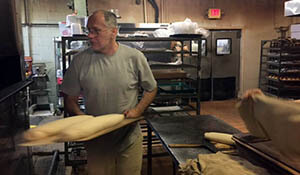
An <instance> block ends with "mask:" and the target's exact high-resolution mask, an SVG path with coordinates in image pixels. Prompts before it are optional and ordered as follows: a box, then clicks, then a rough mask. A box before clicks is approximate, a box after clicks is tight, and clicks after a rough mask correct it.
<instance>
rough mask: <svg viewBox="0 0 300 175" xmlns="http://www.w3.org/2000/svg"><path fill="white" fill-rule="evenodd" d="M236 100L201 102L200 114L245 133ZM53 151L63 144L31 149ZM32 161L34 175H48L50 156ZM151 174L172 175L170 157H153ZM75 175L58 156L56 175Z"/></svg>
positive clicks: (157, 149) (160, 150) (156, 149)
mask: <svg viewBox="0 0 300 175" xmlns="http://www.w3.org/2000/svg"><path fill="white" fill-rule="evenodd" d="M236 102H237V100H235V99H233V100H225V101H208V102H201V114H202V115H203V114H210V115H213V116H216V117H218V118H220V119H222V120H224V121H225V122H226V123H228V124H230V125H232V126H233V127H235V128H237V129H239V130H240V131H242V132H247V129H246V127H245V125H244V123H243V121H242V119H241V118H240V116H239V114H238V112H237V110H236V108H235V104H236ZM59 118H61V116H48V117H40V118H35V119H34V118H31V121H32V124H34V125H38V124H42V123H46V122H49V121H52V120H57V119H59ZM53 150H59V151H61V152H63V151H64V147H63V144H52V145H45V146H36V147H33V153H34V154H37V153H42V152H52V151H53ZM163 152H165V150H164V148H163V147H162V146H160V145H159V144H158V145H156V146H154V147H153V153H163ZM145 154H146V149H145V151H144V155H145ZM33 160H34V170H35V175H44V174H48V173H47V172H48V171H49V167H50V164H51V160H52V156H36V155H34V156H33ZM152 164H153V165H152V172H153V175H171V174H172V173H173V164H172V159H171V158H170V156H163V157H155V158H153V163H152ZM79 172H80V174H86V173H85V172H84V167H83V168H82V169H81V170H80V171H79ZM71 174H75V173H74V172H72V168H71V167H65V166H64V156H63V155H60V161H59V166H58V171H57V175H71ZM146 174H147V160H146V159H143V166H142V175H146Z"/></svg>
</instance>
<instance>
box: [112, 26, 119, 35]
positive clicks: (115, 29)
mask: <svg viewBox="0 0 300 175" xmlns="http://www.w3.org/2000/svg"><path fill="white" fill-rule="evenodd" d="M112 33H113V34H114V36H117V34H118V28H113V29H112Z"/></svg>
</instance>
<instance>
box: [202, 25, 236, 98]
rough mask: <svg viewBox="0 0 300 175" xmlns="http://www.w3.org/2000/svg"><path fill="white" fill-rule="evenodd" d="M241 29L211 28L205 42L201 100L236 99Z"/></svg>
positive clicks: (203, 44)
mask: <svg viewBox="0 0 300 175" xmlns="http://www.w3.org/2000/svg"><path fill="white" fill-rule="evenodd" d="M240 39H241V30H211V31H210V35H209V36H208V37H207V38H205V39H204V40H203V41H202V60H201V69H202V71H201V100H202V101H208V100H226V99H231V98H236V97H237V94H238V92H239V88H240V87H239V81H240V77H239V75H240Z"/></svg>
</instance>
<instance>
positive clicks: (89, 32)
mask: <svg viewBox="0 0 300 175" xmlns="http://www.w3.org/2000/svg"><path fill="white" fill-rule="evenodd" d="M105 30H107V29H87V30H86V34H92V35H99V34H100V33H101V32H104V31H105Z"/></svg>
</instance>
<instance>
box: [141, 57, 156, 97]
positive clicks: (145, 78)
mask: <svg viewBox="0 0 300 175" xmlns="http://www.w3.org/2000/svg"><path fill="white" fill-rule="evenodd" d="M137 66H138V72H139V81H140V84H141V86H142V88H143V89H144V90H145V91H148V92H150V91H153V90H154V89H155V88H156V87H157V83H156V80H155V79H154V76H153V74H152V71H151V69H150V66H149V64H148V62H147V59H146V57H145V56H144V54H143V53H139V58H138V60H137Z"/></svg>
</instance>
